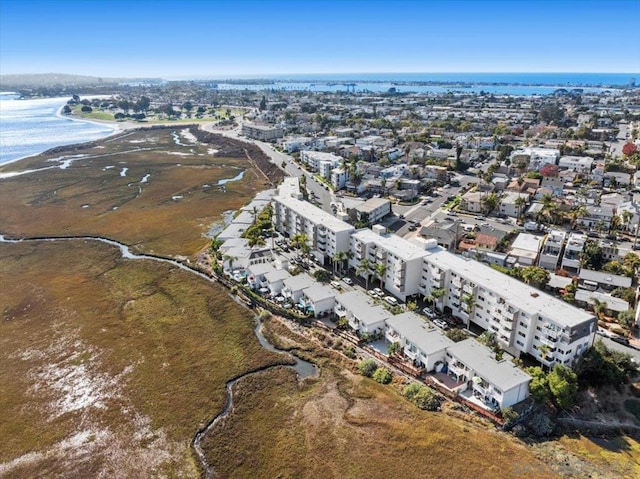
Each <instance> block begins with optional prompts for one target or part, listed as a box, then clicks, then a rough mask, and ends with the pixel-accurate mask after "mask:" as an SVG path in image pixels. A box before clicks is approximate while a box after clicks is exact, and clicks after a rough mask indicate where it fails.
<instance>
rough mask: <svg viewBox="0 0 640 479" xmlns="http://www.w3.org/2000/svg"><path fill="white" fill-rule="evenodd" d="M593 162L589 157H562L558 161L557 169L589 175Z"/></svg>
mask: <svg viewBox="0 0 640 479" xmlns="http://www.w3.org/2000/svg"><path fill="white" fill-rule="evenodd" d="M593 163H594V160H593V158H591V157H590V156H563V157H561V158H560V159H559V160H558V167H559V168H560V169H564V170H571V171H575V172H577V173H590V172H591V170H592V169H593Z"/></svg>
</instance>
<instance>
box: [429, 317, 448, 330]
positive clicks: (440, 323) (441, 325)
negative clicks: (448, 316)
mask: <svg viewBox="0 0 640 479" xmlns="http://www.w3.org/2000/svg"><path fill="white" fill-rule="evenodd" d="M433 324H435V325H436V326H438V327H439V328H442V329H449V325H448V324H447V322H446V321H445V320H444V319H434V320H433Z"/></svg>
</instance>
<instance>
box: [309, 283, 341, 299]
mask: <svg viewBox="0 0 640 479" xmlns="http://www.w3.org/2000/svg"><path fill="white" fill-rule="evenodd" d="M336 293H337V291H336V290H335V289H333V288H332V287H331V286H328V285H326V284H318V283H316V284H314V285H313V286H309V287H308V288H306V289H305V290H304V291H303V294H304V295H305V296H306V297H307V298H309V299H310V300H311V301H313V302H314V303H315V302H316V301H322V300H323V299H328V298H334V297H335V295H336Z"/></svg>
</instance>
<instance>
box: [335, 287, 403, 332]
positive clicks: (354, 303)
mask: <svg viewBox="0 0 640 479" xmlns="http://www.w3.org/2000/svg"><path fill="white" fill-rule="evenodd" d="M336 302H338V303H340V304H341V305H342V306H343V307H344V309H346V310H348V311H351V312H352V313H353V314H354V315H355V316H357V317H358V319H359V320H360V322H362V323H364V324H365V325H367V326H371V325H374V324H378V323H381V322H383V321H385V320H386V319H389V318H391V317H392V314H391V313H390V312H389V311H387V309H385V308H383V307H382V306H375V305H374V304H373V303H372V302H371V300H370V298H369V296H367V295H366V294H365V293H363V292H362V291H360V290H354V291H349V292H348V293H342V294H339V295H337V296H336Z"/></svg>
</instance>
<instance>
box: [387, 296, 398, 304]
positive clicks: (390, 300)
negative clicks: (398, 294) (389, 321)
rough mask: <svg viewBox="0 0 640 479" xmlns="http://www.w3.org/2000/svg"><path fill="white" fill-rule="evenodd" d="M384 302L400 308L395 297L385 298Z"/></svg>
mask: <svg viewBox="0 0 640 479" xmlns="http://www.w3.org/2000/svg"><path fill="white" fill-rule="evenodd" d="M384 300H385V301H386V302H387V303H389V304H390V305H391V306H398V300H397V299H396V298H394V297H393V296H385V297H384Z"/></svg>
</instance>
